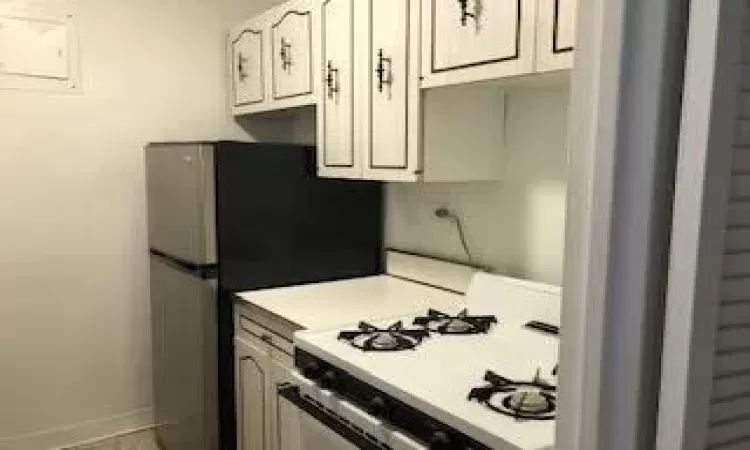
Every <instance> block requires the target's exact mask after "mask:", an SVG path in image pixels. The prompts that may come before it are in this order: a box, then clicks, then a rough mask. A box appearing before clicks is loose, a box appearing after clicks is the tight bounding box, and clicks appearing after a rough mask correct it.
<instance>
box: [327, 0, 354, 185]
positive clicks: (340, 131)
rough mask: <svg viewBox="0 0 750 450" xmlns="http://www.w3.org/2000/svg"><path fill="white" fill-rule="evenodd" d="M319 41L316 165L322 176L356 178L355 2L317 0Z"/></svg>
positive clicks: (350, 0)
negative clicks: (319, 93) (319, 82)
mask: <svg viewBox="0 0 750 450" xmlns="http://www.w3.org/2000/svg"><path fill="white" fill-rule="evenodd" d="M319 1H320V3H319V7H320V17H321V24H322V26H321V28H322V41H323V45H322V48H321V58H320V61H319V64H320V67H321V71H322V72H323V76H322V77H321V89H320V92H321V95H320V97H319V102H318V105H319V108H318V143H319V145H318V166H319V173H320V175H322V176H330V177H336V178H338V177H341V178H358V177H359V176H360V173H361V168H360V161H359V160H358V159H357V158H356V157H355V152H354V148H353V146H354V134H353V133H354V104H353V101H354V92H353V90H354V60H353V49H354V47H353V46H354V35H353V33H354V28H353V18H354V2H355V1H362V0H319Z"/></svg>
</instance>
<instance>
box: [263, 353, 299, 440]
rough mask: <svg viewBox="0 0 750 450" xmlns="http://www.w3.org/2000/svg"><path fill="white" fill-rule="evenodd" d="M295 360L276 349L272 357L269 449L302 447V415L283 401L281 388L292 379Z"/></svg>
mask: <svg viewBox="0 0 750 450" xmlns="http://www.w3.org/2000/svg"><path fill="white" fill-rule="evenodd" d="M292 370H294V360H293V358H292V357H291V356H289V355H287V354H285V353H283V352H280V351H274V353H273V357H272V359H271V382H270V383H269V384H270V389H271V397H272V400H271V402H270V403H271V408H270V410H271V415H270V416H271V427H270V429H271V438H272V441H273V442H272V444H271V445H270V446H269V450H297V449H300V448H302V442H301V436H300V415H299V411H298V410H297V409H296V408H290V407H289V403H288V402H282V401H281V400H282V398H281V397H280V396H279V388H280V387H281V386H283V385H285V384H286V383H289V382H291V381H292V375H291V371H292Z"/></svg>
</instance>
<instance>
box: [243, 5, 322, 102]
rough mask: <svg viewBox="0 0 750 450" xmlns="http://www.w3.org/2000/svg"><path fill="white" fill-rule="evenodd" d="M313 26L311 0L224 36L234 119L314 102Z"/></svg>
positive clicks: (316, 43) (315, 20) (261, 17)
mask: <svg viewBox="0 0 750 450" xmlns="http://www.w3.org/2000/svg"><path fill="white" fill-rule="evenodd" d="M318 26H319V23H318V17H317V14H316V13H315V11H314V10H313V8H312V0H293V1H290V2H287V3H284V4H282V5H280V6H277V7H275V8H273V9H271V10H269V11H266V12H265V13H263V14H261V15H259V16H257V17H254V18H252V19H250V20H248V21H245V22H244V23H242V24H241V25H240V26H238V27H236V28H235V29H234V30H233V31H232V32H231V33H230V35H229V53H230V54H229V58H230V61H231V67H230V73H231V74H232V76H231V83H232V86H231V89H230V91H231V93H232V94H231V95H232V99H231V100H232V113H233V114H234V115H243V114H249V113H257V112H264V111H272V110H279V109H285V108H293V107H298V106H306V105H314V104H315V102H316V101H317V98H316V96H315V90H316V86H317V83H316V80H317V79H318V76H319V71H318V70H316V68H315V67H314V66H313V62H314V61H315V60H316V57H317V56H316V55H317V52H318V49H319V47H320V41H319V40H317V39H314V36H315V35H316V29H317V27H318Z"/></svg>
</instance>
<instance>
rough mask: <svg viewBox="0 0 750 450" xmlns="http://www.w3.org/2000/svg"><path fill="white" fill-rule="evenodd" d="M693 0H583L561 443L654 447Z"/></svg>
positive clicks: (573, 121)
mask: <svg viewBox="0 0 750 450" xmlns="http://www.w3.org/2000/svg"><path fill="white" fill-rule="evenodd" d="M687 4H688V0H679V1H670V0H607V1H601V0H581V1H580V2H579V6H578V20H577V23H578V39H577V46H576V54H575V68H574V71H573V86H572V90H571V109H570V136H569V148H570V149H571V151H570V160H569V176H568V178H569V185H568V211H567V214H568V216H567V224H566V230H567V231H566V242H565V245H566V251H565V269H564V272H565V273H564V281H563V286H564V291H563V297H564V300H563V314H562V335H561V349H560V379H559V381H560V388H559V389H560V392H559V394H560V404H559V407H560V408H559V414H558V419H557V435H556V446H555V448H556V450H602V449H606V450H646V449H649V448H653V445H654V440H655V434H656V430H655V427H656V426H655V423H656V416H657V399H658V389H659V372H660V361H659V358H660V355H661V330H662V320H663V307H664V300H663V299H664V293H663V290H664V284H665V281H664V280H665V279H666V274H667V257H668V248H669V231H670V222H671V189H672V185H673V184H672V183H673V177H674V164H675V160H676V153H677V142H678V134H679V133H678V131H679V123H680V122H679V119H680V114H679V113H680V101H681V86H682V81H683V80H682V75H683V68H684V50H685V41H686V28H687V15H688V14H687Z"/></svg>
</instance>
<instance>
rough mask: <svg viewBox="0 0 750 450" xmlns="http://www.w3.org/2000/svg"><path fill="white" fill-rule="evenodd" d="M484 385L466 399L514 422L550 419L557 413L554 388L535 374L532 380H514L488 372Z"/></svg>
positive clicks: (474, 390)
mask: <svg viewBox="0 0 750 450" xmlns="http://www.w3.org/2000/svg"><path fill="white" fill-rule="evenodd" d="M484 380H485V381H487V382H488V383H489V385H487V386H483V387H478V388H474V389H472V390H471V392H469V400H476V401H478V402H479V403H482V404H484V405H485V406H486V407H488V408H490V409H491V410H493V411H495V412H497V413H500V414H504V415H506V416H510V417H513V418H514V419H517V420H552V419H554V418H555V411H556V410H557V388H556V387H555V386H552V385H550V384H547V383H546V382H544V381H542V380H541V379H540V377H539V371H537V373H536V375H535V376H534V379H533V380H532V381H528V382H527V381H513V380H510V379H508V378H505V377H502V376H500V375H497V374H496V373H494V372H492V371H489V370H488V371H487V373H486V374H485V375H484Z"/></svg>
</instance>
